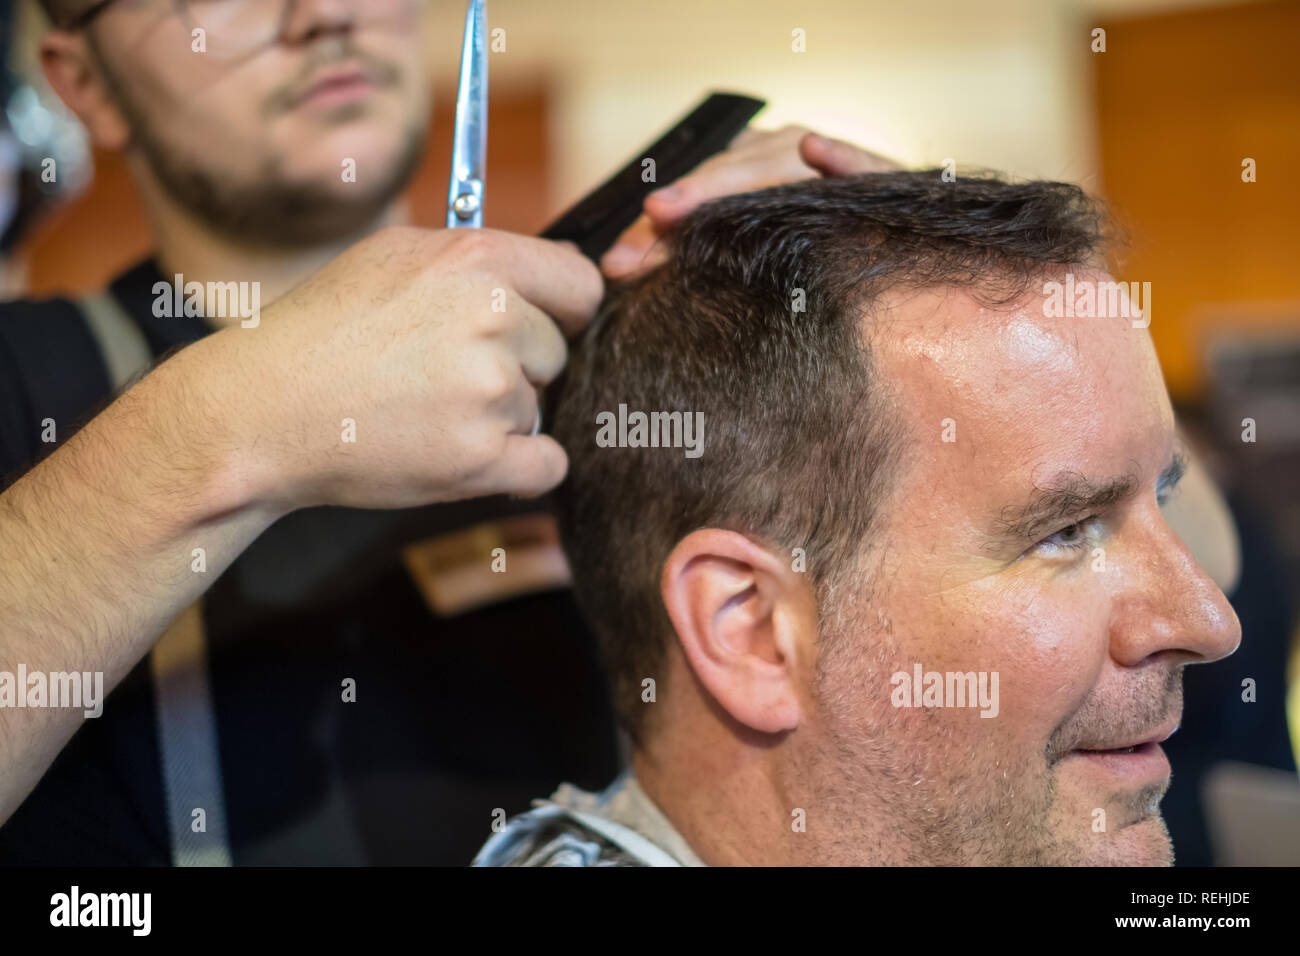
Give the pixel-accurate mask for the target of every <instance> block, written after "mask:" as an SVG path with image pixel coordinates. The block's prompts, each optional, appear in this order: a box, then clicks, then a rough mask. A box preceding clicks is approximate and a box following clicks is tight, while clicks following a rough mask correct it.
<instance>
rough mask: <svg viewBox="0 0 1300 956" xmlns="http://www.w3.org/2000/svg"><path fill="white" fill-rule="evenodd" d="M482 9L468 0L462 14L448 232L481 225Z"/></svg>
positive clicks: (480, 1) (482, 2) (479, 1)
mask: <svg viewBox="0 0 1300 956" xmlns="http://www.w3.org/2000/svg"><path fill="white" fill-rule="evenodd" d="M486 6H487V4H486V0H469V9H468V10H467V11H466V12H465V44H464V47H463V49H462V50H461V55H460V89H459V91H458V92H457V94H456V137H455V139H454V140H453V141H452V146H451V188H450V189H449V190H448V192H447V228H448V229H464V228H470V229H478V228H481V227H482V225H483V174H484V166H485V164H486V161H487V106H488V60H487V10H486Z"/></svg>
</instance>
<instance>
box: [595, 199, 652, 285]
mask: <svg viewBox="0 0 1300 956" xmlns="http://www.w3.org/2000/svg"><path fill="white" fill-rule="evenodd" d="M667 256H668V250H667V247H666V246H665V245H664V244H663V243H661V242H659V230H658V229H656V228H655V224H654V223H653V222H651V220H650V217H649V216H646V215H644V214H643V215H641V216H638V217H637V220H636V222H634V223H632V225H630V226H628V228H627V230H626V231H625V232H624V233H623V235H621V236H619V238H618V244H617V245H615V246H614V247H613V248H612V249H610V250H609V251H608V252H606V253H605V254H604V255H603V256H601V258H600V270H601V272H603V273H605V275H606V277H608V278H610V279H623V278H626V277H628V276H630V275H634V274H635V273H638V272H643V271H645V270H646V269H653V268H654V267H655V266H657V265H659V264H660V263H661V262H663V261H664V260H665V259H666V258H667Z"/></svg>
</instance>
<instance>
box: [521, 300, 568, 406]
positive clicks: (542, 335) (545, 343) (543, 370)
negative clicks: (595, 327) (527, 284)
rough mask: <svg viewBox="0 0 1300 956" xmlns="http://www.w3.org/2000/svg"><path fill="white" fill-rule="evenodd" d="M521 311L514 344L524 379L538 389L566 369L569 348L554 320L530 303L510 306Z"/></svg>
mask: <svg viewBox="0 0 1300 956" xmlns="http://www.w3.org/2000/svg"><path fill="white" fill-rule="evenodd" d="M507 307H508V308H510V307H514V308H518V309H519V310H520V315H519V317H518V319H519V320H518V322H517V323H516V324H515V334H514V337H513V341H512V343H511V345H512V347H513V349H514V352H515V357H516V358H517V359H518V360H519V365H520V367H521V368H522V369H523V372H524V376H525V377H526V378H527V379H528V382H529V383H530V384H532V385H534V386H542V385H549V384H550V383H551V382H553V381H554V380H555V378H556V376H558V375H559V374H560V372H561V371H563V369H564V363H565V361H566V360H567V359H568V345H567V344H566V343H565V341H564V335H563V333H561V332H560V330H559V328H558V327H557V326H556V324H555V322H553V321H552V320H551V317H550V316H549V315H547V314H546V313H545V312H543V311H542V310H541V309H539V308H538V307H537V306H535V305H533V304H532V303H530V302H526V301H523V300H516V301H514V302H513V303H511V304H509V305H507Z"/></svg>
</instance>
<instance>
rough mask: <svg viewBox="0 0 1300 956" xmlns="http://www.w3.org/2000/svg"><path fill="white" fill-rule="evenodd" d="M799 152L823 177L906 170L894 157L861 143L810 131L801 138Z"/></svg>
mask: <svg viewBox="0 0 1300 956" xmlns="http://www.w3.org/2000/svg"><path fill="white" fill-rule="evenodd" d="M799 155H800V156H801V157H802V158H803V161H804V162H806V163H807V164H808V165H809V166H811V167H812V168H813V169H815V170H817V171H818V172H819V173H821V174H822V175H823V176H852V175H853V174H854V173H884V172H889V171H890V170H895V169H902V168H903V167H902V166H899V165H898V164H897V163H895V162H894V161H893V160H891V159H886V158H885V157H884V156H880V155H878V154H876V153H873V152H871V151H870V150H866V149H863V148H862V147H861V146H854V145H853V144H852V143H850V142H847V141H845V140H842V139H831V138H830V137H829V136H820V135H818V134H817V133H809V134H807V135H806V136H804V138H803V139H802V140H800V141H799Z"/></svg>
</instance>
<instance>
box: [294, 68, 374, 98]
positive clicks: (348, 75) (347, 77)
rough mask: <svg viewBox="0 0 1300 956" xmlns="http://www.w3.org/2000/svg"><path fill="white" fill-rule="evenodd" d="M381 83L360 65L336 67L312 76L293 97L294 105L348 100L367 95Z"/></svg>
mask: <svg viewBox="0 0 1300 956" xmlns="http://www.w3.org/2000/svg"><path fill="white" fill-rule="evenodd" d="M378 85H379V84H378V83H377V82H376V81H375V78H374V77H373V76H372V75H371V74H370V73H368V72H367V71H366V70H364V69H362V68H361V67H359V66H346V67H342V68H340V67H334V68H331V69H329V70H323V71H321V72H319V73H317V74H316V75H315V76H313V77H312V78H311V80H310V81H309V82H308V83H307V84H306V85H305V86H304V87H303V89H302V92H300V93H299V94H298V95H297V96H295V97H294V99H293V105H294V106H301V105H303V104H305V103H309V102H323V101H326V100H329V101H335V100H347V99H352V98H357V97H360V96H363V95H365V94H366V93H368V92H369V91H370V90H372V89H374V88H375V87H376V86H378Z"/></svg>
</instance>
